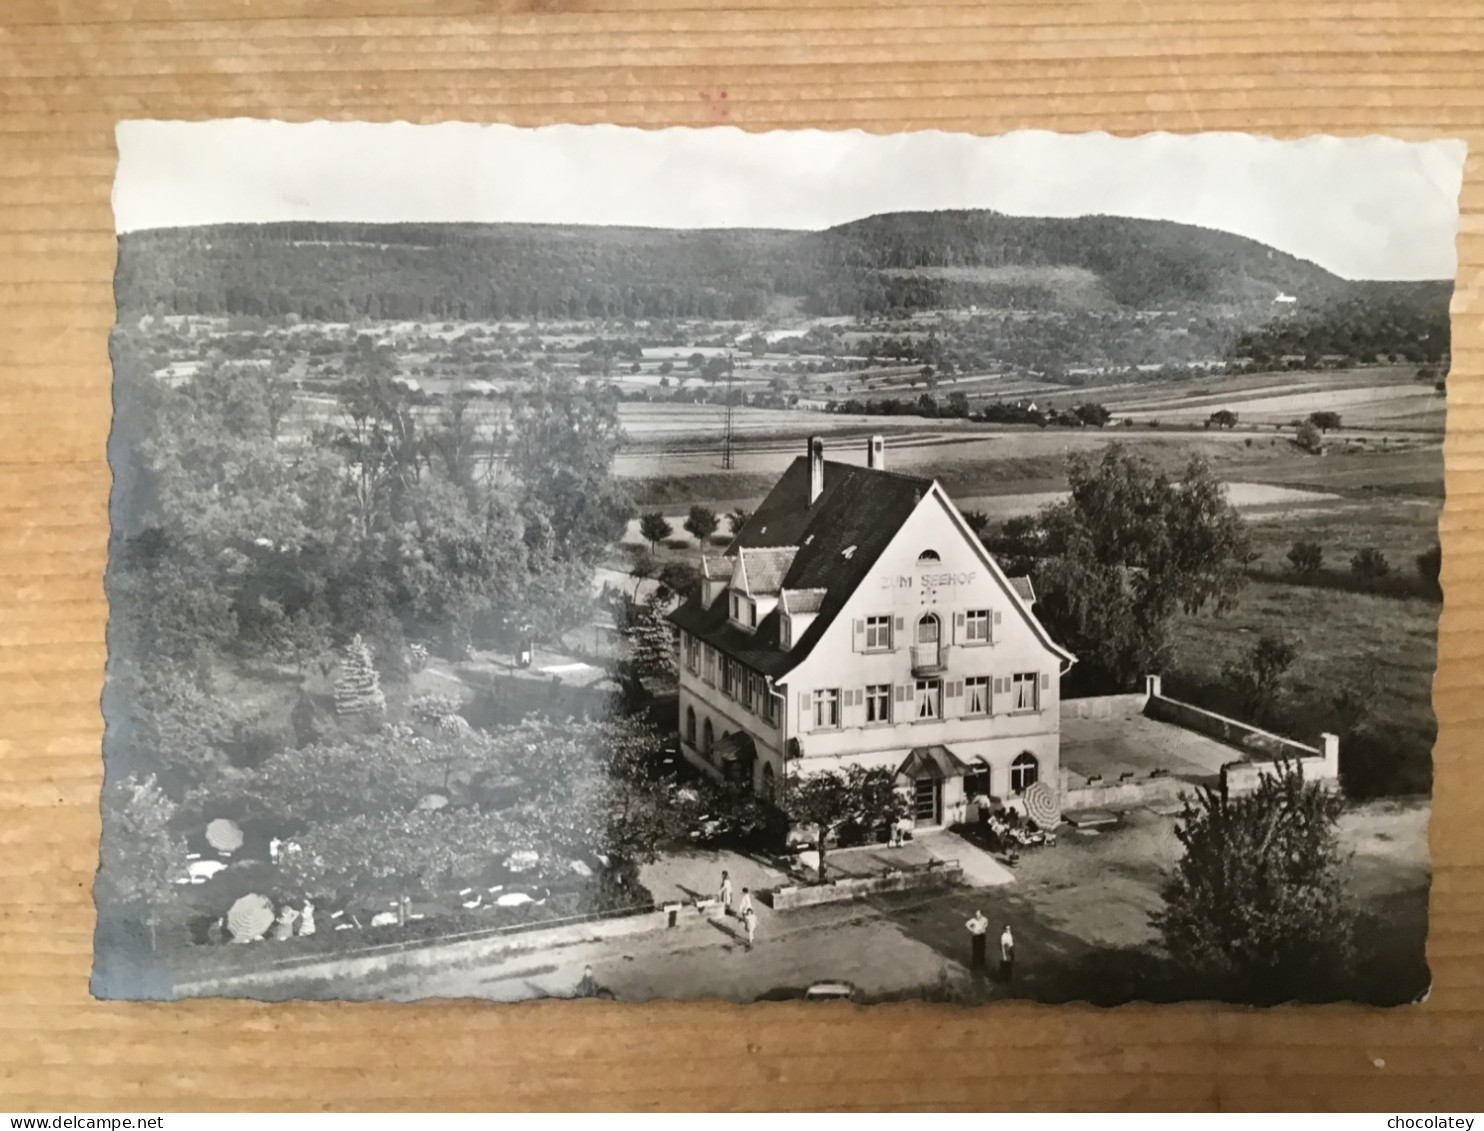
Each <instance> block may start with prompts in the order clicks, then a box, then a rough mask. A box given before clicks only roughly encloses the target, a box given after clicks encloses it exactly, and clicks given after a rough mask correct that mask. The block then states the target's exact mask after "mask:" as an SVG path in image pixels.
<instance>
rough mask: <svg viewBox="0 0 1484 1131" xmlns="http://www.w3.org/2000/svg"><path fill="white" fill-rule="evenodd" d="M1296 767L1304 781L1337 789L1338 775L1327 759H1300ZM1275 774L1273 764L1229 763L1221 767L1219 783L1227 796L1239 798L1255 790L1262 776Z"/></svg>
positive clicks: (1275, 765) (1276, 768)
mask: <svg viewBox="0 0 1484 1131" xmlns="http://www.w3.org/2000/svg"><path fill="white" fill-rule="evenodd" d="M1298 766H1299V768H1300V769H1301V770H1302V771H1303V774H1304V781H1306V782H1317V783H1318V784H1320V785H1323V786H1327V787H1328V788H1330V789H1338V788H1339V784H1340V779H1339V775H1338V773H1337V772H1335V771H1333V770H1332V769H1331V767H1330V763H1329V762H1328V760H1327V759H1325V758H1323V757H1319V758H1300V759H1298ZM1277 772H1278V767H1277V764H1276V763H1274V762H1229V763H1227V764H1226V765H1225V766H1223V767H1221V783H1222V785H1223V786H1224V787H1225V789H1226V792H1227V795H1228V796H1230V797H1241V796H1242V795H1243V794H1247V793H1252V792H1253V791H1254V790H1256V789H1257V785H1258V782H1259V780H1260V779H1261V778H1262V776H1263V775H1264V774H1276V773H1277Z"/></svg>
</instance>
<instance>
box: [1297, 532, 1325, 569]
mask: <svg viewBox="0 0 1484 1131" xmlns="http://www.w3.org/2000/svg"><path fill="white" fill-rule="evenodd" d="M1288 564H1289V565H1290V566H1292V567H1293V569H1294V571H1295V572H1296V573H1318V572H1319V569H1320V567H1321V566H1323V565H1324V548H1323V547H1322V546H1320V545H1319V543H1318V542H1312V541H1309V540H1308V539H1300V540H1299V541H1297V542H1295V543H1294V544H1293V545H1292V546H1290V547H1289V548H1288Z"/></svg>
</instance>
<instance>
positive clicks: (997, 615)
mask: <svg viewBox="0 0 1484 1131" xmlns="http://www.w3.org/2000/svg"><path fill="white" fill-rule="evenodd" d="M994 622H995V624H999V623H1000V610H999V609H996V610H995V611H994Z"/></svg>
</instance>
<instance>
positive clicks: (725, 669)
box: [721, 656, 737, 699]
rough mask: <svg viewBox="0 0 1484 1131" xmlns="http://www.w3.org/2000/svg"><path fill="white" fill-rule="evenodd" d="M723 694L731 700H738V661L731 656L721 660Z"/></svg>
mask: <svg viewBox="0 0 1484 1131" xmlns="http://www.w3.org/2000/svg"><path fill="white" fill-rule="evenodd" d="M721 693H722V694H723V695H725V696H727V698H729V699H735V698H737V661H736V660H733V659H732V658H731V657H730V656H723V657H722V660H721Z"/></svg>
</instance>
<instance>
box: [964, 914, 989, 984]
mask: <svg viewBox="0 0 1484 1131" xmlns="http://www.w3.org/2000/svg"><path fill="white" fill-rule="evenodd" d="M964 926H965V927H967V928H968V929H969V950H970V954H971V956H972V958H971V961H970V964H969V965H970V968H971V969H973V970H976V971H977V970H983V969H984V962H985V959H984V940H985V936H986V935H987V934H988V933H989V919H988V918H986V917H985V914H984V912H983V911H976V912H974V917H973V918H972V919H970V920H969V921H968V922H967V923H965V924H964Z"/></svg>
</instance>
